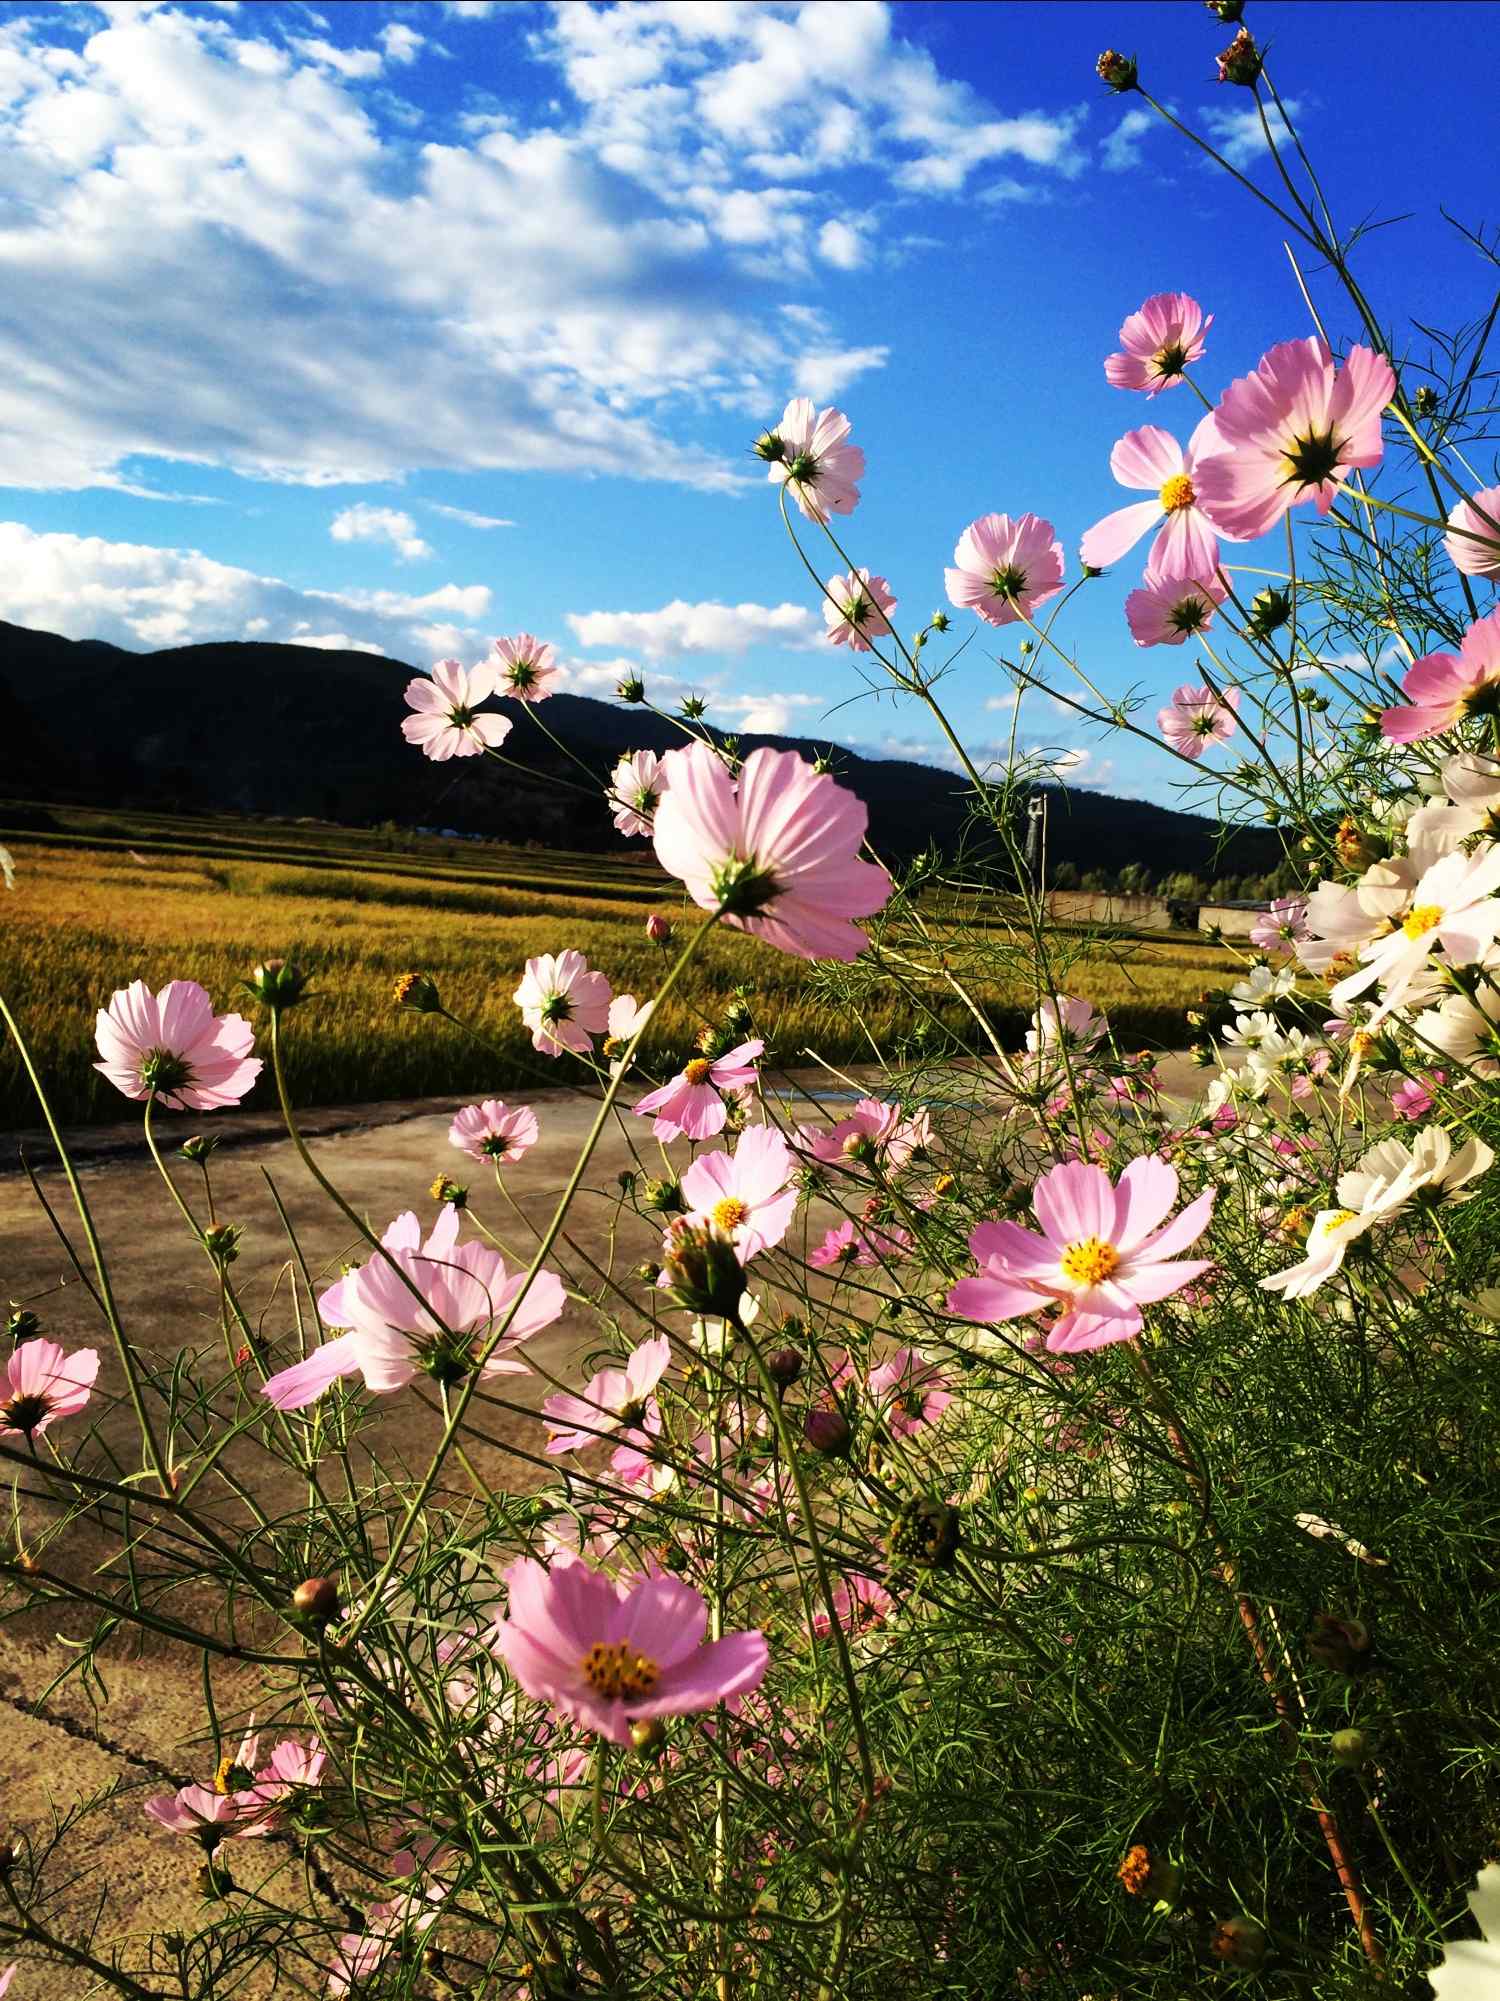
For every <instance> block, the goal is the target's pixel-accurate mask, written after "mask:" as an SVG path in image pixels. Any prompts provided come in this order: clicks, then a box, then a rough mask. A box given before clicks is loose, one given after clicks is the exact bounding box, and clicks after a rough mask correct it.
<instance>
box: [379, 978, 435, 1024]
mask: <svg viewBox="0 0 1500 2001" xmlns="http://www.w3.org/2000/svg"><path fill="white" fill-rule="evenodd" d="M391 998H392V1000H394V1001H395V1003H396V1005H397V1007H407V1008H410V1009H411V1011H412V1013H413V1014H440V1013H441V1012H442V1006H443V1003H442V1001H441V999H440V998H439V996H438V990H437V987H436V985H435V984H434V982H433V980H432V978H431V976H430V975H429V974H427V973H403V974H402V975H401V977H400V979H399V980H397V982H396V984H395V986H394V987H392V989H391Z"/></svg>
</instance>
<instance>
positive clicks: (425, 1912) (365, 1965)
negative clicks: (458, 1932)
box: [328, 1885, 446, 1997]
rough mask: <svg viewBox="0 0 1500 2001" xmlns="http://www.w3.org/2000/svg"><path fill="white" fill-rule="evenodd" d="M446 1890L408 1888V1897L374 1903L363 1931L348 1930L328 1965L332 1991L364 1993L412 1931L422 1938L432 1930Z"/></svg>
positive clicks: (337, 1994) (341, 1994) (334, 1993)
mask: <svg viewBox="0 0 1500 2001" xmlns="http://www.w3.org/2000/svg"><path fill="white" fill-rule="evenodd" d="M444 1895H446V1892H445V1891H444V1890H442V1889H440V1888H438V1887H437V1886H435V1885H434V1886H432V1887H429V1888H428V1889H426V1890H422V1891H417V1890H408V1891H407V1892H406V1894H405V1895H404V1896H401V1897H396V1898H392V1899H390V1900H388V1901H387V1902H385V1903H380V1904H372V1905H371V1906H370V1908H369V1910H368V1911H367V1912H366V1914H365V1929H364V1930H363V1931H362V1932H345V1933H344V1934H343V1936H342V1937H341V1938H340V1940H339V1943H338V1950H337V1952H336V1953H335V1954H334V1957H333V1962H332V1964H331V1965H330V1966H329V1968H328V1991H329V1993H330V1994H333V1995H336V1996H339V1997H342V1996H344V1995H353V1994H358V1993H364V1992H365V1991H366V1986H365V1983H366V1982H367V1981H368V1980H369V1978H370V1975H371V1974H372V1973H374V1972H375V1971H376V1969H377V1968H378V1967H380V1966H381V1965H383V1964H384V1962H385V1961H386V1960H387V1959H389V1958H390V1956H391V1954H392V1953H393V1952H395V1951H397V1950H398V1949H399V1948H400V1946H401V1944H402V1942H403V1940H404V1938H405V1935H406V1933H407V1932H408V1931H410V1932H412V1933H414V1934H415V1935H416V1936H417V1937H418V1938H420V1937H421V1935H422V1934H423V1933H424V1932H427V1931H431V1929H432V1927H433V1926H434V1925H435V1924H436V1923H437V1921H438V1913H437V1912H436V1911H435V1910H433V1909H432V1908H431V1906H432V1905H433V1904H434V1903H436V1902H438V1901H439V1900H440V1899H441V1898H442V1897H443V1896H444Z"/></svg>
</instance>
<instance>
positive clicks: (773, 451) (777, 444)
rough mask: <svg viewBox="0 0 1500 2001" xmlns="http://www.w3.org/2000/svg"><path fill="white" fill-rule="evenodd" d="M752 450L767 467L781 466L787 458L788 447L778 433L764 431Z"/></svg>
mask: <svg viewBox="0 0 1500 2001" xmlns="http://www.w3.org/2000/svg"><path fill="white" fill-rule="evenodd" d="M750 449H751V451H753V452H754V454H755V456H756V457H757V458H758V459H764V460H765V462H766V464H767V465H780V464H781V463H782V461H783V460H784V459H785V457H786V445H785V443H784V442H783V441H782V438H781V435H780V433H779V432H777V431H762V432H761V434H760V436H759V437H758V438H757V439H756V440H755V443H754V444H753V445H752V446H751V447H750Z"/></svg>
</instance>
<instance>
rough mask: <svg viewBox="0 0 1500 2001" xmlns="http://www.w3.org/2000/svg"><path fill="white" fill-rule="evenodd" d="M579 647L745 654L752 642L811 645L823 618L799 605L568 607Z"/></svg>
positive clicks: (664, 656)
mask: <svg viewBox="0 0 1500 2001" xmlns="http://www.w3.org/2000/svg"><path fill="white" fill-rule="evenodd" d="M568 624H569V625H570V626H571V627H572V628H573V636H574V637H575V638H576V639H577V641H578V643H579V645H580V646H628V647H630V648H632V649H633V650H634V651H636V652H639V653H644V654H645V655H646V657H647V659H649V660H672V659H680V658H681V657H682V656H683V655H685V654H689V653H731V654H740V653H746V652H748V651H749V650H750V648H751V647H752V646H794V647H806V646H816V645H817V644H818V643H819V641H820V640H821V638H822V636H823V622H822V620H821V619H819V618H815V617H814V615H813V613H812V612H810V611H809V610H808V609H807V607H806V606H805V605H800V604H778V605H767V604H735V605H730V604H719V603H717V602H715V601H713V600H709V601H708V602H705V603H702V604H688V603H686V602H685V601H684V600H683V599H682V598H676V599H674V600H673V602H672V603H671V604H667V605H663V606H662V608H661V609H660V611H585V612H577V611H570V612H569V613H568Z"/></svg>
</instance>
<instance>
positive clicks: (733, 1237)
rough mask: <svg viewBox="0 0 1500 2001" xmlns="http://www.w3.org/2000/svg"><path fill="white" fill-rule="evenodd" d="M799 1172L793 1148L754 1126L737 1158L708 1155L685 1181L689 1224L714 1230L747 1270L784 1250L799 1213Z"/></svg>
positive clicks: (742, 1139)
mask: <svg viewBox="0 0 1500 2001" xmlns="http://www.w3.org/2000/svg"><path fill="white" fill-rule="evenodd" d="M795 1170H796V1161H795V1159H794V1157H793V1154H792V1150H791V1148H790V1147H789V1146H788V1145H787V1143H786V1141H785V1140H784V1139H783V1138H782V1137H781V1134H780V1133H779V1132H777V1130H776V1128H775V1127H774V1126H768V1125H758V1126H749V1127H747V1128H746V1130H745V1131H744V1132H742V1133H741V1134H740V1138H739V1144H738V1145H737V1146H736V1147H735V1150H734V1152H733V1153H702V1154H699V1156H698V1158H697V1159H696V1160H695V1161H694V1162H693V1164H692V1166H691V1167H690V1168H689V1169H688V1171H687V1173H686V1174H684V1175H683V1177H682V1199H683V1201H684V1202H685V1203H686V1204H687V1216H686V1221H687V1222H689V1223H695V1224H709V1225H712V1227H713V1228H714V1229H716V1230H717V1231H719V1233H720V1234H721V1235H722V1236H726V1237H728V1238H729V1240H730V1242H731V1243H732V1244H733V1245H734V1252H735V1256H736V1257H737V1258H738V1259H739V1261H740V1263H741V1264H746V1263H748V1262H749V1260H750V1259H751V1258H753V1257H757V1256H758V1255H759V1254H760V1252H762V1251H768V1250H770V1249H772V1247H773V1246H774V1245H776V1244H779V1243H780V1242H781V1240H782V1238H783V1237H784V1236H785V1235H786V1233H787V1229H788V1227H789V1226H790V1224H791V1220H792V1215H793V1212H794V1211H795V1209H796V1207H797V1191H796V1189H795V1188H791V1187H789V1186H788V1185H787V1184H788V1183H789V1182H790V1181H791V1178H792V1175H793V1173H794V1172H795Z"/></svg>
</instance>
